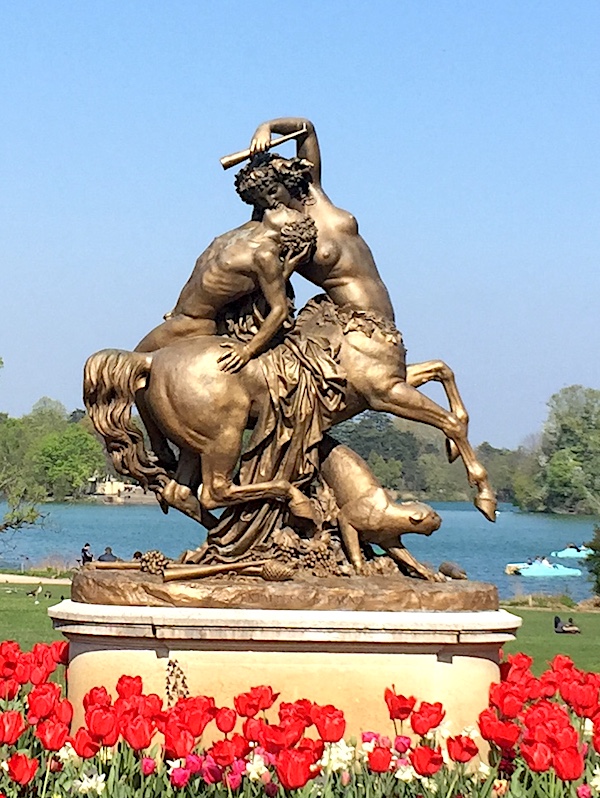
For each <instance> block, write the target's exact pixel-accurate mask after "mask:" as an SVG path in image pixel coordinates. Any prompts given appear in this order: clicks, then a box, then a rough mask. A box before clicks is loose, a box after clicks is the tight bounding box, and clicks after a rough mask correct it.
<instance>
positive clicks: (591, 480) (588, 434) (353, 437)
mask: <svg viewBox="0 0 600 798" xmlns="http://www.w3.org/2000/svg"><path fill="white" fill-rule="evenodd" d="M333 435H334V437H336V438H337V439H338V440H339V441H340V442H341V443H344V444H346V445H348V446H350V447H351V448H353V449H354V450H355V451H356V452H357V453H358V454H360V455H361V457H363V458H364V459H365V460H366V461H367V462H368V463H369V465H370V466H371V468H372V470H373V471H374V473H375V474H376V476H377V477H378V479H379V480H380V481H381V483H382V484H383V485H384V487H386V488H389V489H392V490H394V491H396V492H397V493H398V495H399V496H400V497H402V498H408V497H415V498H419V499H425V500H427V501H436V500H437V501H457V500H467V499H469V498H470V492H469V489H468V486H467V482H466V477H465V472H464V468H463V467H462V464H461V463H460V462H457V463H453V464H452V465H449V464H448V463H447V462H445V454H444V450H445V446H444V439H443V436H442V434H441V433H440V432H438V431H437V430H434V429H431V428H429V427H425V426H423V425H419V424H414V423H411V422H407V421H402V420H399V419H392V418H391V417H389V416H385V415H382V414H378V413H373V412H370V411H369V412H367V413H363V414H362V415H361V416H359V417H358V418H357V419H353V420H351V421H346V422H344V423H342V424H338V426H337V427H335V428H334V430H333ZM476 453H477V456H478V457H479V459H480V461H481V462H482V463H483V464H484V466H485V467H486V468H487V469H488V471H489V474H490V479H491V482H492V485H493V486H494V489H495V490H496V493H497V495H498V499H499V500H500V501H504V502H510V503H512V504H515V505H516V506H518V507H520V508H521V509H523V510H528V511H531V512H553V513H577V514H583V515H585V514H600V391H598V390H594V389H592V388H585V387H583V386H581V385H572V386H570V387H568V388H563V389H562V390H561V391H559V392H558V393H556V394H554V395H553V396H552V397H551V398H550V400H549V402H548V416H547V419H546V422H545V424H544V426H543V428H542V430H541V432H540V433H539V434H537V435H535V436H531V437H530V438H529V439H528V440H527V442H526V443H524V444H523V445H522V446H519V447H518V448H517V449H498V448H495V447H494V446H492V445H491V444H490V443H488V442H484V443H482V444H480V445H479V446H478V447H477V448H476Z"/></svg>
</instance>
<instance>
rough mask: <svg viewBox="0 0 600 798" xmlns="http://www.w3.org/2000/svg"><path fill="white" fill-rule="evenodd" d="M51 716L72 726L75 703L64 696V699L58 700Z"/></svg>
mask: <svg viewBox="0 0 600 798" xmlns="http://www.w3.org/2000/svg"><path fill="white" fill-rule="evenodd" d="M51 717H52V718H54V719H55V720H59V721H60V722H61V723H64V724H65V725H67V726H70V725H71V721H72V720H73V704H71V702H70V701H69V700H68V699H66V698H63V700H62V701H57V702H56V704H55V705H54V711H53V712H52V715H51Z"/></svg>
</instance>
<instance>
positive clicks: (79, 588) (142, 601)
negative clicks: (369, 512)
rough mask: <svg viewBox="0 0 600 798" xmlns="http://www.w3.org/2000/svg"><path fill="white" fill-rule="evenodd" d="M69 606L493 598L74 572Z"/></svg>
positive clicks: (389, 581)
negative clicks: (74, 603)
mask: <svg viewBox="0 0 600 798" xmlns="http://www.w3.org/2000/svg"><path fill="white" fill-rule="evenodd" d="M71 598H72V599H73V601H78V602H82V603H84V604H112V605H125V606H146V607H213V608H230V609H268V610H361V611H368V612H381V611H388V612H390V611H394V612H397V611H400V610H439V611H445V612H448V611H465V610H468V611H481V610H496V609H498V592H497V590H496V587H495V586H494V585H490V584H487V583H485V582H469V581H460V582H445V583H436V582H425V581H420V580H416V579H410V578H408V577H405V576H401V575H397V576H380V577H369V578H368V579H365V578H361V577H352V578H335V577H331V578H327V579H316V578H310V579H306V580H301V581H300V580H299V581H293V582H265V581H264V580H262V579H258V578H256V579H253V578H250V577H244V578H240V577H236V578H235V579H231V580H230V579H227V578H224V579H223V578H222V579H202V580H197V581H191V580H190V581H186V582H167V583H164V582H163V581H162V578H161V577H159V576H150V575H148V574H144V573H140V572H136V571H125V572H124V571H110V570H106V571H96V570H94V569H90V570H86V569H84V570H82V571H79V572H78V573H77V574H76V575H75V577H74V579H73V586H72V590H71Z"/></svg>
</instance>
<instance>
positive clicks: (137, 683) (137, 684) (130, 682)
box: [117, 675, 143, 698]
mask: <svg viewBox="0 0 600 798" xmlns="http://www.w3.org/2000/svg"><path fill="white" fill-rule="evenodd" d="M142 690H143V685H142V677H141V676H125V675H123V676H121V677H120V678H119V681H118V682H117V693H118V695H119V697H120V698H130V697H131V696H132V695H141V694H142Z"/></svg>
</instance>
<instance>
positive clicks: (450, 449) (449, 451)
mask: <svg viewBox="0 0 600 798" xmlns="http://www.w3.org/2000/svg"><path fill="white" fill-rule="evenodd" d="M459 454H460V452H459V451H458V446H457V445H456V444H455V443H454V441H451V440H450V438H446V457H447V458H448V462H449V463H453V462H454V461H455V460H456V458H457V457H458V456H459Z"/></svg>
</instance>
